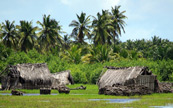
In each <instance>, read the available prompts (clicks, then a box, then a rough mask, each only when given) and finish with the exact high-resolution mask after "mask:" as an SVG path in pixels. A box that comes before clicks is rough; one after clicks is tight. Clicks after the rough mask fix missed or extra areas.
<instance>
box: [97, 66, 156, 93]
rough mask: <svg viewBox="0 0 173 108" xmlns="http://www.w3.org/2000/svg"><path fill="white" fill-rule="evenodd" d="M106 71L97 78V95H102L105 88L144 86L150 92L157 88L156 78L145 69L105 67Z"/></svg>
mask: <svg viewBox="0 0 173 108" xmlns="http://www.w3.org/2000/svg"><path fill="white" fill-rule="evenodd" d="M106 68H107V69H108V70H107V71H106V72H105V73H104V74H103V75H102V76H101V77H100V78H99V80H98V82H97V84H98V86H99V93H100V94H104V92H105V91H104V90H106V89H105V87H108V86H109V87H112V86H114V85H121V86H128V87H129V86H133V87H135V86H140V85H142V86H145V87H147V88H148V89H149V90H151V91H153V92H154V91H155V90H156V89H157V87H158V83H157V80H156V76H155V75H153V74H152V72H151V71H149V69H148V68H147V67H139V66H137V67H123V68H116V67H106Z"/></svg>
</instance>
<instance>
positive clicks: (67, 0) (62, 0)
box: [61, 0, 70, 5]
mask: <svg viewBox="0 0 173 108" xmlns="http://www.w3.org/2000/svg"><path fill="white" fill-rule="evenodd" d="M61 3H63V4H65V5H70V0H61Z"/></svg>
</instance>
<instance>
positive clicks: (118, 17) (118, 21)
mask: <svg viewBox="0 0 173 108" xmlns="http://www.w3.org/2000/svg"><path fill="white" fill-rule="evenodd" d="M120 7H121V6H115V7H114V8H113V7H112V13H111V14H112V25H113V27H114V31H113V32H112V33H113V40H114V44H115V38H116V37H117V38H118V37H119V36H121V31H122V30H123V32H124V33H125V30H124V26H125V24H126V23H125V21H124V20H125V19H126V18H127V17H126V16H125V15H124V13H125V12H126V11H122V12H120Z"/></svg>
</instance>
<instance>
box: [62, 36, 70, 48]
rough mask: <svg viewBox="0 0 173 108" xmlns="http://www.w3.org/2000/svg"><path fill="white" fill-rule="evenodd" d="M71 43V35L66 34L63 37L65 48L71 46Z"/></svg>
mask: <svg viewBox="0 0 173 108" xmlns="http://www.w3.org/2000/svg"><path fill="white" fill-rule="evenodd" d="M69 44H70V36H68V34H66V35H64V37H63V46H64V48H65V49H68V48H69Z"/></svg>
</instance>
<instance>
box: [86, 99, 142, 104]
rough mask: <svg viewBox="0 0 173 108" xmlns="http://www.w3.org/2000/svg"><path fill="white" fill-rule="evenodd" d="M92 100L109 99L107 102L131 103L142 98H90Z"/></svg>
mask: <svg viewBox="0 0 173 108" xmlns="http://www.w3.org/2000/svg"><path fill="white" fill-rule="evenodd" d="M89 100H90V101H107V103H130V102H133V101H138V100H140V99H89Z"/></svg>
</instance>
